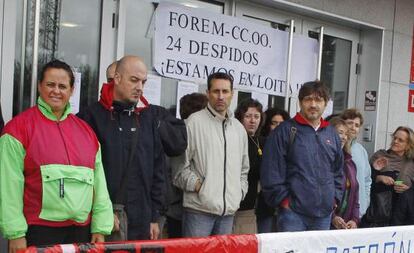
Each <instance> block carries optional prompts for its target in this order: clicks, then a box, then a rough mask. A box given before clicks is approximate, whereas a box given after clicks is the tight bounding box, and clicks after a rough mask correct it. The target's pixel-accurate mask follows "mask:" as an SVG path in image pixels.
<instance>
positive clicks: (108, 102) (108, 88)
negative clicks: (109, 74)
mask: <svg viewBox="0 0 414 253" xmlns="http://www.w3.org/2000/svg"><path fill="white" fill-rule="evenodd" d="M114 86H115V82H114V81H112V82H110V83H104V84H103V85H102V88H101V96H100V98H99V103H101V105H102V106H103V107H105V109H107V110H109V111H113V110H114V107H113V106H112V103H113V102H114ZM148 106H149V103H148V101H147V100H146V99H145V98H144V97H143V96H141V97H140V99H139V101H138V103H137V105H136V107H135V112H136V113H138V112H140V111H142V110H143V109H145V108H147V107H148Z"/></svg>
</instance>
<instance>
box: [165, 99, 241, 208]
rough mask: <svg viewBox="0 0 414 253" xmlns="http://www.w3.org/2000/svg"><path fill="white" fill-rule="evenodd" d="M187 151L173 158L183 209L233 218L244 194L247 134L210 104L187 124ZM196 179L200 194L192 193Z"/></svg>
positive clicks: (174, 175)
mask: <svg viewBox="0 0 414 253" xmlns="http://www.w3.org/2000/svg"><path fill="white" fill-rule="evenodd" d="M186 123H187V133H188V147H187V150H186V152H185V153H184V155H182V156H180V157H177V158H173V161H172V167H173V183H174V185H176V186H177V187H179V188H181V189H182V190H183V191H184V202H183V206H184V207H185V208H189V209H192V210H196V211H200V212H205V213H211V214H215V215H232V214H234V213H235V212H236V211H237V209H238V208H239V204H240V201H241V200H242V199H243V198H244V196H245V194H246V193H247V187H248V183H247V175H248V172H249V154H248V140H247V133H246V131H245V129H244V127H243V126H242V125H241V124H240V122H239V121H238V120H237V119H235V118H234V117H233V115H232V113H231V112H228V113H227V117H226V118H225V117H223V116H221V115H220V114H218V113H217V112H216V111H215V110H214V109H213V108H212V107H211V106H210V104H209V105H208V106H207V108H206V109H204V110H201V111H199V112H196V113H193V114H192V115H191V116H190V117H189V118H188V120H187V122H186ZM197 179H199V180H200V181H201V183H202V186H201V189H200V191H199V192H198V193H197V192H195V191H194V189H195V185H196V182H197Z"/></svg>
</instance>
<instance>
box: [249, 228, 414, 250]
mask: <svg viewBox="0 0 414 253" xmlns="http://www.w3.org/2000/svg"><path fill="white" fill-rule="evenodd" d="M257 238H258V243H259V247H258V249H259V250H258V251H259V253H354V252H356V253H365V252H367V253H403V252H404V253H409V252H410V253H414V226H400V227H384V228H367V229H352V230H327V231H308V232H295V233H289V232H286V233H272V234H259V235H257Z"/></svg>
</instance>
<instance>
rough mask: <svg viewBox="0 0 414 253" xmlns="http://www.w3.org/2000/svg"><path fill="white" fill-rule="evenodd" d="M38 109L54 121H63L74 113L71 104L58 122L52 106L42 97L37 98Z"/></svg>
mask: <svg viewBox="0 0 414 253" xmlns="http://www.w3.org/2000/svg"><path fill="white" fill-rule="evenodd" d="M37 108H39V110H40V112H41V113H42V114H43V115H44V116H45V117H46V118H48V119H50V120H52V121H63V120H65V119H66V118H67V117H68V115H69V113H71V112H72V109H71V107H70V103H68V104H67V105H66V107H65V111H64V112H63V114H62V117H60V119H59V120H58V118H57V117H56V115H55V114H54V113H53V111H52V108H51V107H50V105H48V104H47V103H46V102H45V101H44V100H43V99H42V98H41V97H38V98H37Z"/></svg>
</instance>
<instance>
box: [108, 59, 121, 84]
mask: <svg viewBox="0 0 414 253" xmlns="http://www.w3.org/2000/svg"><path fill="white" fill-rule="evenodd" d="M117 64H118V61H114V62H113V63H111V64H109V66H108V67H107V68H106V81H107V82H108V83H110V82H112V81H113V80H114V76H115V71H116V65H117Z"/></svg>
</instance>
